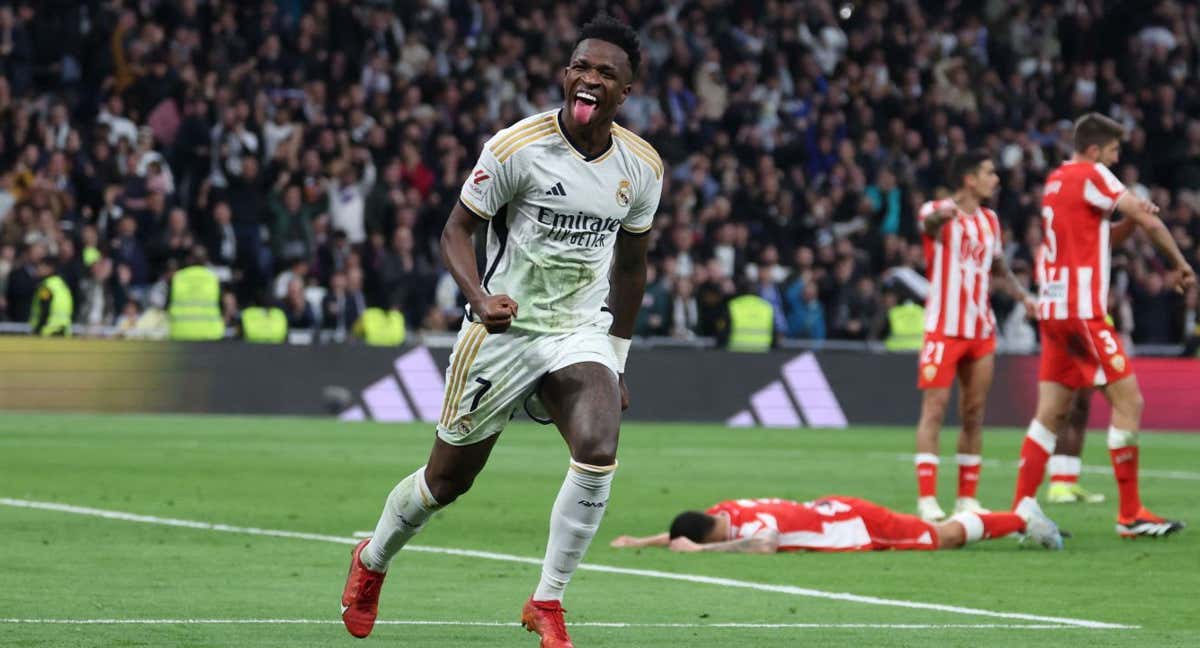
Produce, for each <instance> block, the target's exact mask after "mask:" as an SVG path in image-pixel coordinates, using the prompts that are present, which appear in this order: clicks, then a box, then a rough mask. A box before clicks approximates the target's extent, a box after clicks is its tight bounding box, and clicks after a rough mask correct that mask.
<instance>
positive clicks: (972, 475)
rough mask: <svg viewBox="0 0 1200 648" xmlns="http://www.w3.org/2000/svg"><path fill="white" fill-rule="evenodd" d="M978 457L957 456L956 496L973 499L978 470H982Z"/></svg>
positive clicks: (977, 480)
mask: <svg viewBox="0 0 1200 648" xmlns="http://www.w3.org/2000/svg"><path fill="white" fill-rule="evenodd" d="M982 463H983V462H982V460H981V458H980V457H979V455H968V454H960V455H958V496H959V497H975V490H976V489H977V488H978V487H979V469H980V468H982V467H983V466H982Z"/></svg>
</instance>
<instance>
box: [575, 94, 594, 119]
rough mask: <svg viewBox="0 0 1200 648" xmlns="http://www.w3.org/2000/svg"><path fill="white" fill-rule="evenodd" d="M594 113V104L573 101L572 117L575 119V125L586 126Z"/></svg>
mask: <svg viewBox="0 0 1200 648" xmlns="http://www.w3.org/2000/svg"><path fill="white" fill-rule="evenodd" d="M595 112H596V104H594V103H588V102H587V101H584V100H582V99H576V100H575V108H574V111H573V113H572V115H573V116H574V117H575V123H576V124H586V123H588V122H589V121H591V119H592V115H593V114H595Z"/></svg>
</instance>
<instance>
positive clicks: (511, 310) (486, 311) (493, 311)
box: [471, 295, 517, 333]
mask: <svg viewBox="0 0 1200 648" xmlns="http://www.w3.org/2000/svg"><path fill="white" fill-rule="evenodd" d="M471 313H472V314H473V315H474V317H475V320H476V321H478V322H479V323H480V324H483V326H484V328H486V329H487V332H488V333H503V332H505V331H507V330H508V327H509V326H511V325H512V321H513V320H514V319H516V317H517V302H516V301H515V300H513V298H512V297H509V296H508V295H487V296H485V297H484V298H483V299H482V300H480V301H479V302H478V303H473V304H471Z"/></svg>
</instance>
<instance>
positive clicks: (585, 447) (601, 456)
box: [571, 434, 617, 466]
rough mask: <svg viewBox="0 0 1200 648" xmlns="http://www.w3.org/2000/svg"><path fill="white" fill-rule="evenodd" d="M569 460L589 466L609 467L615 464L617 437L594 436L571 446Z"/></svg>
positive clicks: (612, 435)
mask: <svg viewBox="0 0 1200 648" xmlns="http://www.w3.org/2000/svg"><path fill="white" fill-rule="evenodd" d="M571 458H572V459H574V460H575V461H576V462H577V463H581V464H587V465H590V466H611V465H613V464H615V463H616V462H617V435H616V434H611V435H594V436H588V437H587V438H584V439H581V440H579V441H577V442H575V443H573V444H571Z"/></svg>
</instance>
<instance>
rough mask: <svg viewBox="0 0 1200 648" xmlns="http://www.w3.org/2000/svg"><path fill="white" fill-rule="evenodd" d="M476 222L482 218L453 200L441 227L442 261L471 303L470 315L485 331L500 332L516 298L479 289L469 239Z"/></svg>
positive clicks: (508, 320)
mask: <svg viewBox="0 0 1200 648" xmlns="http://www.w3.org/2000/svg"><path fill="white" fill-rule="evenodd" d="M480 222H482V219H481V218H479V217H478V216H476V215H475V214H472V213H471V212H469V211H467V209H466V208H465V207H463V206H462V203H455V204H454V209H451V210H450V219H449V220H447V221H446V227H445V228H444V229H443V230H442V240H441V248H442V262H443V263H445V264H446V268H448V269H449V270H450V275H451V276H452V277H454V282H455V283H457V284H458V289H459V290H461V291H462V293H463V296H464V297H466V298H467V303H468V304H470V305H471V313H472V317H473V318H474V319H476V320H477V321H479V322H480V323H482V324H483V325H484V326H485V327H487V330H488V333H503V332H504V331H506V330H508V327H509V325H511V324H512V321H513V319H514V318H516V316H517V302H515V301H513V299H512V298H511V297H509V296H508V295H489V294H487V293H486V292H484V291H483V286H482V285H481V284H480V281H479V268H478V267H477V266H476V264H475V241H474V239H473V236H474V234H475V229H476V228H478V227H479V223H480Z"/></svg>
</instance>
